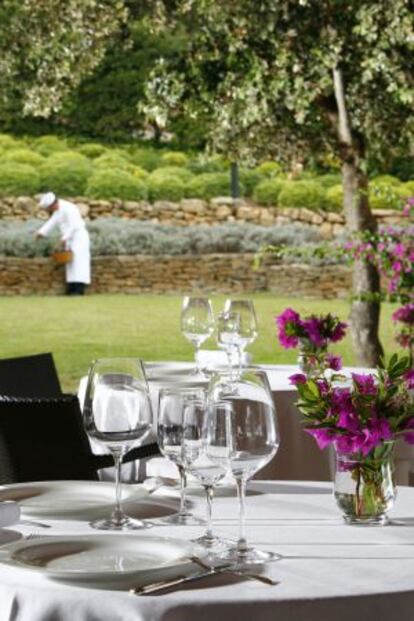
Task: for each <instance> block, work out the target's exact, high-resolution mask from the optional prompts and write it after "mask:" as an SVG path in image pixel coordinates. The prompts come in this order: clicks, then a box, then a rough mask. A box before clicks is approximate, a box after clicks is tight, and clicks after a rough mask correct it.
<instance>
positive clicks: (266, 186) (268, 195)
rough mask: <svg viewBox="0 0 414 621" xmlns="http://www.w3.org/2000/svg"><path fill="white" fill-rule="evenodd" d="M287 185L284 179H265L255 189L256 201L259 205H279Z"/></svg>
mask: <svg viewBox="0 0 414 621" xmlns="http://www.w3.org/2000/svg"><path fill="white" fill-rule="evenodd" d="M285 183H286V181H284V180H282V179H265V180H264V181H262V182H261V183H259V185H258V186H257V187H256V188H255V190H254V193H253V198H254V200H255V201H256V203H258V204H259V205H268V206H269V205H277V204H278V201H279V194H280V192H281V191H282V189H283V187H284V185H285Z"/></svg>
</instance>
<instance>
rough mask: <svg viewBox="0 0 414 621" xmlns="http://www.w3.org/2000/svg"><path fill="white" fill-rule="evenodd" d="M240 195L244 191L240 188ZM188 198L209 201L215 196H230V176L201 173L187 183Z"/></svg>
mask: <svg viewBox="0 0 414 621" xmlns="http://www.w3.org/2000/svg"><path fill="white" fill-rule="evenodd" d="M241 191H242V193H243V192H244V189H243V188H241ZM186 195H187V196H188V197H189V198H204V199H207V200H208V199H210V198H214V197H215V196H230V175H229V174H226V173H203V174H201V175H197V176H195V177H194V178H193V179H191V181H189V182H188V183H187V186H186Z"/></svg>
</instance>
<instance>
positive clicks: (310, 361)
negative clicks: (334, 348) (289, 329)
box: [298, 339, 327, 377]
mask: <svg viewBox="0 0 414 621" xmlns="http://www.w3.org/2000/svg"><path fill="white" fill-rule="evenodd" d="M326 351H327V347H326V346H325V347H319V348H317V347H315V346H314V345H313V346H312V344H311V343H310V342H308V341H306V340H304V339H302V340H301V341H300V344H299V355H298V367H299V369H300V371H301V372H302V373H303V374H304V375H306V377H316V376H317V375H319V374H320V372H321V369H322V368H323V359H324V358H325V355H326Z"/></svg>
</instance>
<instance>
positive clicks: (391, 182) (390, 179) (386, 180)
mask: <svg viewBox="0 0 414 621" xmlns="http://www.w3.org/2000/svg"><path fill="white" fill-rule="evenodd" d="M370 183H371V184H372V185H374V184H375V185H386V186H399V185H400V183H401V181H400V180H399V179H397V177H394V176H393V175H378V176H377V177H373V178H372V179H371V181H370Z"/></svg>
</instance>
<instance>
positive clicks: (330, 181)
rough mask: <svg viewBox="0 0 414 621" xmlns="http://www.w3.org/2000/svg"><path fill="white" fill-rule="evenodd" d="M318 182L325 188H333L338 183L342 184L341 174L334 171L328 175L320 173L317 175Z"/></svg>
mask: <svg viewBox="0 0 414 621" xmlns="http://www.w3.org/2000/svg"><path fill="white" fill-rule="evenodd" d="M317 182H318V183H319V184H320V185H321V186H322V187H323V188H325V189H328V188H333V187H335V186H337V185H341V182H342V179H341V175H335V174H333V173H331V174H327V175H320V176H318V177H317Z"/></svg>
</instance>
